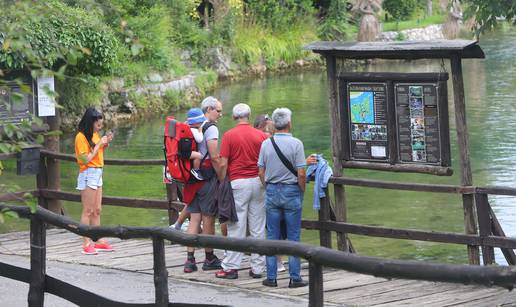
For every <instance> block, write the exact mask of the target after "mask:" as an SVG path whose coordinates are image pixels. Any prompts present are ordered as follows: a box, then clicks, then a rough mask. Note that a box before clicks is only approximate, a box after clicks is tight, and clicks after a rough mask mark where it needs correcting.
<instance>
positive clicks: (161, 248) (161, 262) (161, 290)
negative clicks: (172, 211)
mask: <svg viewBox="0 0 516 307" xmlns="http://www.w3.org/2000/svg"><path fill="white" fill-rule="evenodd" d="M152 250H153V256H154V288H155V289H156V301H155V302H156V306H168V302H169V301H168V271H167V265H166V263H165V242H164V241H163V239H162V238H158V237H152Z"/></svg>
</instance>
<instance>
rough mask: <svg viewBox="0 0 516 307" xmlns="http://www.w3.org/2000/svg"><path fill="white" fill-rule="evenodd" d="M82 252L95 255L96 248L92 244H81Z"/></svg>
mask: <svg viewBox="0 0 516 307" xmlns="http://www.w3.org/2000/svg"><path fill="white" fill-rule="evenodd" d="M82 253H83V254H84V255H96V254H97V250H96V249H95V248H94V247H93V245H91V244H90V245H88V246H83V247H82Z"/></svg>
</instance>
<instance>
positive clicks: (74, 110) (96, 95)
mask: <svg viewBox="0 0 516 307" xmlns="http://www.w3.org/2000/svg"><path fill="white" fill-rule="evenodd" d="M56 92H58V93H59V99H58V102H59V104H60V105H62V106H63V107H64V110H65V113H67V114H76V115H80V114H82V113H83V112H84V109H85V108H86V107H87V106H98V105H100V103H101V99H102V96H103V95H104V92H103V91H102V89H101V80H100V79H99V78H98V77H94V76H91V75H83V76H78V77H75V78H67V79H65V80H62V81H60V80H57V82H56Z"/></svg>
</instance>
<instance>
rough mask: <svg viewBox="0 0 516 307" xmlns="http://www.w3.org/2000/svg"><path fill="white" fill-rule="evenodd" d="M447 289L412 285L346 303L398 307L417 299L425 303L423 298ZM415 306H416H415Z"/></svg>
mask: <svg viewBox="0 0 516 307" xmlns="http://www.w3.org/2000/svg"><path fill="white" fill-rule="evenodd" d="M448 288H449V284H439V283H429V282H421V283H417V284H413V285H411V286H410V287H403V288H398V289H396V290H393V291H390V292H386V293H382V294H376V295H375V294H373V295H369V296H367V297H361V298H356V299H353V300H350V301H349V302H348V303H349V304H353V305H368V306H377V305H384V304H389V303H390V304H393V305H399V304H400V303H401V302H403V301H404V300H407V299H411V298H417V300H418V301H419V303H421V302H426V301H425V300H424V299H423V297H426V296H427V295H430V294H434V293H441V292H443V291H445V290H446V289H448ZM416 305H417V304H416Z"/></svg>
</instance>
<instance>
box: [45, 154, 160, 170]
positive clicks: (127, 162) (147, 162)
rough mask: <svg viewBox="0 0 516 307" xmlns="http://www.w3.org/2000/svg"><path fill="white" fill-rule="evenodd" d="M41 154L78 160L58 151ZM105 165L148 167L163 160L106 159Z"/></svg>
mask: <svg viewBox="0 0 516 307" xmlns="http://www.w3.org/2000/svg"><path fill="white" fill-rule="evenodd" d="M41 154H42V155H44V156H45V157H48V158H52V159H56V160H63V161H71V162H75V161H76V160H77V159H76V158H75V156H74V155H70V154H64V153H60V152H57V150H42V151H41ZM104 164H105V165H139V166H147V165H163V159H138V160H132V159H105V160H104Z"/></svg>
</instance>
